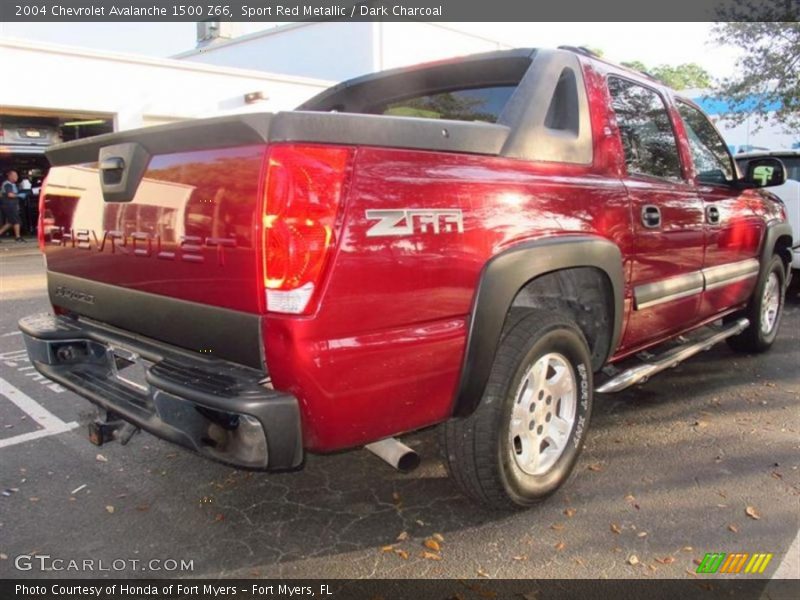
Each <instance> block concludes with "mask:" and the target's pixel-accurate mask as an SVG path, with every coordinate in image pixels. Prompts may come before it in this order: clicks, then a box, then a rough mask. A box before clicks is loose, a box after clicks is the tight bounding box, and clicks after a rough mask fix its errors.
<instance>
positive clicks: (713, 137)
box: [678, 102, 733, 183]
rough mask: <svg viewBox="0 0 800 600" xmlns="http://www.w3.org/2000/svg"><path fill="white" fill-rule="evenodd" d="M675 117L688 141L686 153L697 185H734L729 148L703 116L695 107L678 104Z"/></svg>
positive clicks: (682, 103)
mask: <svg viewBox="0 0 800 600" xmlns="http://www.w3.org/2000/svg"><path fill="white" fill-rule="evenodd" d="M678 113H679V114H680V115H681V119H682V120H683V125H684V126H685V128H686V137H688V138H689V149H690V150H691V152H692V160H693V161H694V169H695V171H696V172H697V179H698V181H702V182H704V183H728V182H730V181H733V163H732V162H731V157H730V154H728V147H727V146H726V145H725V142H724V141H723V140H722V136H720V134H719V133H717V130H716V129H714V126H713V125H712V124H711V123H710V122H709V120H708V119H707V118H706V116H705V115H704V114H703V113H702V112H700V111H699V110H697V109H696V108H695V107H694V106H690V105H688V104H685V103H684V102H678Z"/></svg>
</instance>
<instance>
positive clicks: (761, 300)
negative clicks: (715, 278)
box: [725, 256, 786, 354]
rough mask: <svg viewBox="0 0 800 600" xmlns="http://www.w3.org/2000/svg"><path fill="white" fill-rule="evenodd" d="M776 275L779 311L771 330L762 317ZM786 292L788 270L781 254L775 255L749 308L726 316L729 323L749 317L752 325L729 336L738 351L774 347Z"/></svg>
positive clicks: (755, 350) (749, 351) (765, 349)
mask: <svg viewBox="0 0 800 600" xmlns="http://www.w3.org/2000/svg"><path fill="white" fill-rule="evenodd" d="M773 274H774V275H775V276H776V277H777V279H778V292H777V293H778V311H777V315H776V317H775V320H774V325H773V326H772V329H770V330H769V331H765V330H764V327H762V323H761V317H762V313H763V311H764V308H765V300H766V298H765V296H764V291H765V289H766V288H767V286H768V285H769V282H770V278H771V276H772V275H773ZM785 294H786V271H785V269H784V265H783V261H782V260H781V259H780V257H779V256H773V257H772V260H770V261H769V263H768V264H767V268H766V270H765V271H764V273H762V274H761V277H760V278H759V280H758V285H756V289H755V291H754V292H753V296H752V298H751V299H750V304H748V306H747V308H746V309H745V310H743V311H741V312H739V313H737V314H734V315H731V316H729V317H726V318H725V322H726V323H729V322H731V321H735V320H736V319H739V318H741V317H747V319H748V320H749V321H750V325H749V326H748V327H747V329H745V330H744V331H743V332H742V333H740V334H739V335H735V336H733V337H729V338H728V340H727V342H728V345H729V346H730V347H731V348H732V349H733V350H735V351H736V352H743V353H748V354H752V353H758V352H766V351H767V350H769V349H770V348H771V347H772V344H773V343H774V342H775V338H776V337H778V330H779V329H780V326H781V316H782V315H783V305H784V302H785Z"/></svg>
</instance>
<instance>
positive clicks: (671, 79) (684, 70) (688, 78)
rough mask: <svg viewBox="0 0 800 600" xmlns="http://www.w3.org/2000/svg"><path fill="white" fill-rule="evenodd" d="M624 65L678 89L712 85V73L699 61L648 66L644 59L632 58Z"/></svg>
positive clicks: (623, 64)
mask: <svg viewBox="0 0 800 600" xmlns="http://www.w3.org/2000/svg"><path fill="white" fill-rule="evenodd" d="M622 66H624V67H628V68H629V69H633V70H634V71H640V72H642V73H647V74H648V75H650V76H652V77H654V78H655V79H658V80H659V81H661V82H662V83H664V84H666V85H668V86H669V87H671V88H673V89H676V90H685V89H687V88H706V87H709V86H710V85H711V75H709V73H708V71H706V70H705V69H704V68H703V67H701V66H700V65H698V64H697V63H684V64H681V65H658V66H657V67H648V66H646V65H645V64H644V63H643V62H642V61H639V60H632V61H628V62H623V63H622Z"/></svg>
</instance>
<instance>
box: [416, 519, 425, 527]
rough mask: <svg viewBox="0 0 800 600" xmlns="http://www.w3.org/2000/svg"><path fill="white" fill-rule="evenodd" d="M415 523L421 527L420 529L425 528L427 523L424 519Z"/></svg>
mask: <svg viewBox="0 0 800 600" xmlns="http://www.w3.org/2000/svg"><path fill="white" fill-rule="evenodd" d="M414 522H415V523H416V524H417V525H419V526H420V527H425V521H423V520H422V519H417V520H416V521H414Z"/></svg>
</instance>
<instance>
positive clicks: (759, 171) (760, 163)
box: [743, 157, 786, 188]
mask: <svg viewBox="0 0 800 600" xmlns="http://www.w3.org/2000/svg"><path fill="white" fill-rule="evenodd" d="M784 181H786V167H784V166H783V162H781V161H780V160H779V159H777V158H769V157H767V158H754V159H752V160H750V161H749V162H748V163H747V173H745V176H744V179H743V182H744V183H745V184H747V185H750V186H753V187H758V188H762V187H772V186H775V185H781V184H782V183H783V182H784Z"/></svg>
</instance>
